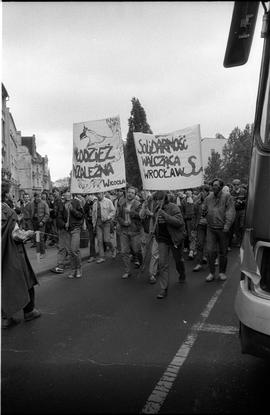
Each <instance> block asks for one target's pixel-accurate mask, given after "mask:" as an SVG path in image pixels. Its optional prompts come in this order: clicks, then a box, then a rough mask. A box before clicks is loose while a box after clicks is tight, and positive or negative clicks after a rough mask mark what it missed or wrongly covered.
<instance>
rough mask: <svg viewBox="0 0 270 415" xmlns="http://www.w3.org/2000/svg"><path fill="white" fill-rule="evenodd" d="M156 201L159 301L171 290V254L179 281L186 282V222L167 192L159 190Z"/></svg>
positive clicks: (156, 193) (155, 195) (155, 194)
mask: <svg viewBox="0 0 270 415" xmlns="http://www.w3.org/2000/svg"><path fill="white" fill-rule="evenodd" d="M153 198H154V200H155V201H156V206H155V208H154V215H155V216H154V217H155V220H157V222H156V228H155V237H156V241H157V243H158V252H159V272H160V275H159V283H160V288H161V291H160V293H159V294H158V295H157V298H158V299H163V298H165V297H166V296H167V294H168V288H169V254H170V251H171V252H172V254H173V258H174V261H175V265H176V269H177V272H178V281H179V282H180V283H182V282H185V280H186V272H185V264H184V259H183V243H184V229H185V222H184V219H183V216H182V213H181V211H180V208H179V207H178V206H177V205H176V204H175V203H172V202H169V198H168V194H167V192H166V191H163V190H158V191H157V192H155V193H154V195H153Z"/></svg>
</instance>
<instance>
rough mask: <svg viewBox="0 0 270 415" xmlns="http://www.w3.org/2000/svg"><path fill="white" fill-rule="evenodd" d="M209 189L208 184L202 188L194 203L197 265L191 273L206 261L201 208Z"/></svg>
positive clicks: (205, 231)
mask: <svg viewBox="0 0 270 415" xmlns="http://www.w3.org/2000/svg"><path fill="white" fill-rule="evenodd" d="M209 191H210V187H209V185H208V184H204V185H203V186H202V190H201V192H200V195H199V196H198V197H197V199H196V201H195V203H194V213H195V227H196V230H197V246H196V251H197V255H196V262H197V264H196V265H195V267H194V268H193V270H192V271H194V272H198V271H200V270H201V269H202V267H203V264H205V263H207V259H206V258H205V256H204V251H205V246H206V234H207V220H206V217H205V216H203V215H202V206H203V202H204V199H205V198H206V196H208V195H209Z"/></svg>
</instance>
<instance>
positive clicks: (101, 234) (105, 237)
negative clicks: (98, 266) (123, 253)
mask: <svg viewBox="0 0 270 415" xmlns="http://www.w3.org/2000/svg"><path fill="white" fill-rule="evenodd" d="M110 232H111V224H110V222H104V223H97V241H98V252H99V257H100V258H103V257H104V245H103V243H105V246H106V247H107V246H108V247H109V248H110V249H113V245H112V243H111V233H110Z"/></svg>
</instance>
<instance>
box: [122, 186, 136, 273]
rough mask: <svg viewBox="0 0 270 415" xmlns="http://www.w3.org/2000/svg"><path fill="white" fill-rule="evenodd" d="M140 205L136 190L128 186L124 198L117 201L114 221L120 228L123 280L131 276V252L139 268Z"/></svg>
mask: <svg viewBox="0 0 270 415" xmlns="http://www.w3.org/2000/svg"><path fill="white" fill-rule="evenodd" d="M140 209H141V203H140V201H139V200H137V199H136V189H135V187H133V186H129V187H128V189H127V194H126V197H121V198H120V199H119V201H118V206H117V212H116V220H117V222H118V223H119V226H120V240H121V253H122V258H123V262H124V266H125V272H124V274H123V275H122V278H123V279H126V278H129V277H130V276H131V259H130V256H131V252H132V254H133V255H134V265H135V267H136V268H139V267H140V261H139V255H140V246H141V243H140V239H141V235H142V224H141V219H140V215H139V212H140Z"/></svg>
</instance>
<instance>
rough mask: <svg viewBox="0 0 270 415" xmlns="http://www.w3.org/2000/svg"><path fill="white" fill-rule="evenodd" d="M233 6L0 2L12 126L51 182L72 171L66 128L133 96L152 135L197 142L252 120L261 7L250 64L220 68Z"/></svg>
mask: <svg viewBox="0 0 270 415" xmlns="http://www.w3.org/2000/svg"><path fill="white" fill-rule="evenodd" d="M232 11H233V2H218V1H217V2H77V1H76V2H59V3H58V2H40V3H39V2H18V3H17V2H8V3H2V82H3V83H4V85H5V87H6V89H7V91H8V94H9V96H10V99H9V102H8V106H9V108H10V111H11V113H12V115H13V118H14V121H15V124H16V128H17V130H19V131H21V133H22V135H33V134H35V136H36V142H37V151H38V152H39V153H40V154H41V155H42V156H45V154H47V155H48V158H49V168H50V172H51V178H52V180H53V181H55V180H57V179H60V178H63V177H66V176H68V174H69V172H70V170H71V167H72V145H73V137H72V134H73V123H77V122H84V121H90V120H97V119H103V118H107V117H111V116H115V115H119V116H120V120H121V128H122V137H123V138H124V139H125V138H126V135H127V131H128V118H129V116H130V111H131V98H132V97H136V98H138V99H139V100H140V102H141V104H142V106H143V107H144V109H145V111H146V116H147V121H148V123H149V124H150V127H151V129H152V131H153V133H154V134H162V133H169V132H172V131H174V130H178V129H182V128H185V127H189V126H192V125H194V124H200V126H201V135H202V137H214V136H215V134H216V133H221V134H223V135H224V136H225V137H228V135H229V134H230V132H231V131H232V130H233V129H234V127H236V126H238V127H239V128H241V129H243V128H244V127H245V125H246V124H247V123H252V122H253V121H254V113H255V101H256V91H257V85H258V79H259V66H260V56H261V51H262V45H263V40H262V39H261V38H260V30H261V18H262V14H263V10H262V7H261V6H260V8H259V15H258V20H257V26H256V31H255V36H254V41H253V46H252V49H251V54H250V58H249V61H248V63H247V64H246V65H244V66H240V67H237V68H230V69H225V68H224V67H223V59H224V54H225V49H226V43H227V38H228V33H229V28H230V22H231V16H232Z"/></svg>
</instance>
